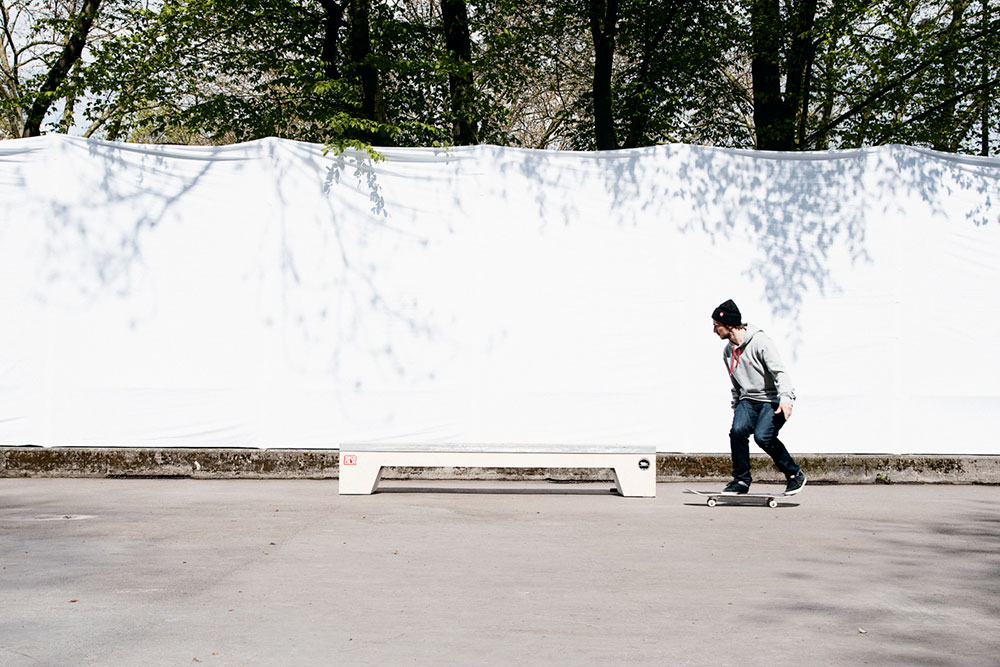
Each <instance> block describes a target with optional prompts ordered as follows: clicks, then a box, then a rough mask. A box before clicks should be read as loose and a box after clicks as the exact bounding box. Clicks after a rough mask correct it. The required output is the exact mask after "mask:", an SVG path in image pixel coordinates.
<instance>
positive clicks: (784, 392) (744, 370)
mask: <svg viewBox="0 0 1000 667" xmlns="http://www.w3.org/2000/svg"><path fill="white" fill-rule="evenodd" d="M722 359H723V360H724V361H725V362H726V370H727V371H728V372H729V377H730V379H731V380H732V381H733V403H732V404H733V405H734V406H735V405H736V402H737V401H739V400H742V399H744V398H748V399H750V400H751V401H760V402H762V403H780V402H786V403H791V404H794V403H795V390H794V389H793V388H792V382H791V380H790V379H789V377H788V373H786V372H785V364H784V363H783V362H782V361H781V357H780V356H778V350H777V349H775V347H774V341H772V340H771V339H770V338H768V336H767V334H765V333H764V331H763V330H762V329H759V328H757V327H755V326H753V325H750V324H748V325H747V334H746V338H745V339H744V340H743V344H742V345H740V346H739V347H737V346H735V345H733V344H732V343H726V347H725V348H724V349H723V350H722Z"/></svg>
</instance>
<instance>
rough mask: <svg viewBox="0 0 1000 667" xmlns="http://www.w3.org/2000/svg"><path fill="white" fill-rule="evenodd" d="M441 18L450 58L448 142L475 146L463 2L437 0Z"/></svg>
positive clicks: (469, 46) (469, 45) (469, 52)
mask: <svg viewBox="0 0 1000 667" xmlns="http://www.w3.org/2000/svg"><path fill="white" fill-rule="evenodd" d="M441 16H442V18H443V19H444V44H445V49H447V51H448V54H449V56H450V57H451V59H452V63H451V65H452V70H451V72H450V73H449V74H448V88H449V92H450V93H451V112H452V114H453V116H454V120H453V121H452V126H451V134H452V140H453V141H454V143H455V145H457V146H471V145H473V144H477V143H479V142H478V140H477V138H476V121H475V112H474V110H473V108H472V98H473V88H472V85H473V77H472V40H471V39H470V37H469V12H468V8H467V7H466V4H465V0H441Z"/></svg>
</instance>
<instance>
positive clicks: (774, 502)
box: [684, 489, 789, 507]
mask: <svg viewBox="0 0 1000 667" xmlns="http://www.w3.org/2000/svg"><path fill="white" fill-rule="evenodd" d="M684 493H693V494H694V495H696V496H704V497H706V498H708V501H707V503H706V504H707V505H708V506H709V507H715V504H716V503H717V502H719V501H720V500H725V501H727V502H730V501H736V502H739V501H741V500H742V499H743V498H753V499H755V500H763V501H764V502H765V503H766V504H767V506H768V507H777V506H778V498H788V497H789V496H788V495H786V494H785V493H783V492H782V493H723V492H722V491H695V490H694V489H685V490H684Z"/></svg>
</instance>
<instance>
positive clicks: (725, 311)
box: [712, 299, 743, 327]
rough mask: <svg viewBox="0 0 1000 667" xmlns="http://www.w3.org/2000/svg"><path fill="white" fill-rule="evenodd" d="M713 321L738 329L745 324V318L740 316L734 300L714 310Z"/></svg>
mask: <svg viewBox="0 0 1000 667" xmlns="http://www.w3.org/2000/svg"><path fill="white" fill-rule="evenodd" d="M712 319H713V320H715V321H716V322H718V323H719V324H725V325H726V326H727V327H738V326H740V325H741V324H743V316H742V315H740V309H739V308H737V307H736V304H735V303H733V300H732V299H730V300H729V301H726V302H725V303H723V304H721V305H720V306H719V307H718V308H716V309H715V310H713V311H712Z"/></svg>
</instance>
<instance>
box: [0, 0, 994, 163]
mask: <svg viewBox="0 0 1000 667" xmlns="http://www.w3.org/2000/svg"><path fill="white" fill-rule="evenodd" d="M596 1H597V0H530V1H524V0H467V5H468V12H469V32H470V34H471V35H472V41H473V45H472V62H471V63H469V62H466V61H464V60H463V59H461V58H457V57H455V55H454V54H452V53H450V52H448V50H447V49H446V48H445V39H444V29H443V26H442V19H441V11H440V0H367V2H368V3H369V6H368V9H369V11H368V13H367V22H366V24H365V25H367V34H368V35H369V39H370V49H368V50H367V51H365V52H364V53H365V55H364V56H363V57H361V58H360V59H358V60H356V61H355V58H356V52H352V48H351V47H352V44H354V42H353V41H352V40H354V37H353V36H352V35H354V34H355V33H354V32H353V31H354V30H355V28H356V27H358V26H355V25H354V24H353V23H352V21H353V20H356V19H355V18H354V17H355V15H354V14H353V13H352V12H351V10H350V7H348V5H349V2H348V0H247V1H239V0H162V2H159V3H147V2H141V1H140V0H104V2H103V3H102V4H101V14H100V16H99V17H98V20H97V22H96V23H95V26H94V30H93V31H92V34H91V35H90V37H89V42H88V45H87V49H86V51H85V53H84V57H83V58H82V59H81V60H80V61H79V62H77V63H75V64H74V65H73V67H72V68H71V69H70V70H69V72H68V74H67V75H66V76H65V77H63V78H62V79H61V80H59V81H58V82H57V84H58V85H56V86H55V88H54V90H53V91H52V92H45V93H43V92H41V85H42V81H43V80H44V79H45V77H46V75H47V73H49V72H50V71H52V68H53V66H54V64H55V61H56V60H57V58H58V56H59V53H60V47H61V44H62V43H64V42H65V39H66V36H67V35H68V34H69V33H70V32H71V30H72V27H73V25H74V24H75V22H76V21H77V20H78V16H76V15H74V13H73V11H72V6H73V3H71V2H56V1H51V0H46V1H42V0H0V4H2V7H3V8H4V9H5V10H10V9H11V8H15V7H16V8H22V9H23V8H25V7H29V6H30V8H31V10H32V11H31V12H28V13H25V12H21V13H20V14H17V16H21V17H22V19H21V20H22V22H21V24H20V25H19V26H18V27H17V29H16V30H14V31H12V32H11V34H10V35H9V36H6V35H5V36H4V37H2V38H0V40H2V45H3V54H4V58H2V59H0V136H8V137H9V136H17V135H18V134H19V132H20V127H21V125H23V122H24V114H25V110H26V109H27V108H28V107H29V106H31V105H32V104H33V103H37V102H42V103H44V104H46V105H48V106H49V108H50V114H49V117H48V118H47V120H46V126H45V127H46V129H49V130H61V131H67V130H68V128H69V127H70V126H72V125H74V123H75V125H76V127H77V128H78V131H79V128H82V131H84V132H85V133H86V134H88V135H93V136H103V137H106V138H109V139H131V140H136V141H156V142H181V143H218V142H232V141H243V140H250V139H257V138H262V137H266V136H277V137H286V138H291V139H300V140H305V141H312V142H319V143H323V144H325V145H328V146H330V147H331V148H332V149H334V150H341V151H342V150H345V149H347V148H357V149H359V150H364V151H369V150H372V151H373V152H372V153H371V155H372V156H374V155H375V154H377V150H374V149H371V147H372V146H379V145H448V144H449V143H450V142H451V141H452V127H453V125H455V123H456V121H458V120H460V119H463V118H464V119H468V120H471V121H473V122H474V123H475V125H476V127H477V128H478V132H477V136H478V138H479V140H480V141H483V142H487V143H497V144H505V145H522V146H530V147H539V148H564V149H565V148H569V149H592V148H594V146H595V138H594V137H595V132H594V125H595V121H594V104H595V100H594V90H595V87H594V76H595V72H594V43H593V36H592V34H591V30H590V23H589V21H590V18H589V17H590V11H591V9H592V4H593V3H594V2H596ZM769 1H772V2H773V5H771V6H770V7H773V8H774V9H775V11H777V18H776V19H774V20H773V21H771V22H770V23H768V24H767V25H766V26H764V27H763V28H762V27H761V26H760V25H758V27H757V29H758V36H759V31H760V30H762V29H767V30H770V31H773V33H768V36H769V37H773V38H774V39H773V40H771V42H769V43H773V44H774V45H775V47H774V48H775V50H774V52H773V53H772V54H771V56H770V57H773V59H774V61H775V62H777V63H778V67H779V70H780V79H781V81H780V85H781V92H780V95H781V97H782V99H781V104H783V105H784V106H783V107H781V106H779V107H777V108H779V109H783V110H784V112H785V113H786V117H785V120H784V121H781V122H785V125H783V126H782V127H784V128H785V130H783V131H788V132H792V133H793V134H794V136H793V137H791V144H792V145H793V146H794V148H796V149H800V150H811V149H825V148H848V147H854V146H863V145H873V144H883V143H908V144H916V145H924V146H930V147H934V148H938V149H942V150H949V151H959V152H983V151H984V149H985V148H987V147H988V148H989V149H990V150H993V151H995V148H996V145H997V143H998V142H997V134H998V124H997V120H996V118H997V117H998V116H997V111H998V107H1000V105H997V104H996V102H995V98H996V97H997V90H998V89H1000V57H998V55H1000V6H996V7H994V6H992V4H991V2H990V0H875V1H874V2H871V1H864V0H818V1H817V2H814V3H810V2H807V0H780V1H779V0H769ZM755 2H763V0H741V1H740V2H736V3H731V2H723V1H722V0H703V1H696V0H663V1H657V2H652V1H651V0H619V4H618V13H617V16H616V17H615V23H614V26H613V28H614V30H613V31H612V32H613V34H614V39H615V45H614V57H613V65H612V70H611V85H610V90H611V100H610V105H611V110H612V116H613V119H612V120H613V125H614V135H615V136H616V137H617V141H618V143H619V144H620V145H621V146H623V147H634V146H647V145H652V144H656V143H662V142H693V143H702V144H712V145H721V146H734V147H744V148H746V147H753V146H754V145H755V144H756V142H757V137H758V136H759V134H760V133H761V132H762V131H770V130H773V127H765V125H766V124H767V123H775V124H776V123H778V122H779V120H781V119H774V118H771V119H768V118H766V117H764V118H762V117H760V116H759V114H758V116H757V117H755V113H754V111H755V96H754V92H755V85H757V83H756V82H755V81H754V79H753V76H752V73H751V67H750V63H751V58H752V57H753V54H754V49H753V46H752V45H753V43H754V42H753V30H752V27H753V26H752V25H751V21H750V16H751V14H752V11H751V10H752V9H753V7H754V6H755V5H754V3H755ZM600 6H602V7H603V6H604V5H603V4H601V5H600ZM6 15H7V16H9V17H10V16H15V14H12V13H10V11H7V14H6ZM29 15H30V17H31V18H32V19H33V23H30V24H26V23H25V21H26V20H27V19H25V18H24V17H25V16H29ZM804 18H807V19H809V21H807V22H805V23H803V19H804ZM5 20H7V21H8V24H9V23H11V21H12V19H9V18H8V19H5ZM802 25H808V28H807V29H805V31H804V32H803V30H802V29H801V27H800V26H802ZM334 26H336V27H337V30H336V31H335V32H334V31H333V27H334ZM0 34H4V33H3V31H0ZM359 34H360V33H359ZM15 42H16V43H15ZM15 65H16V66H15ZM372 72H374V73H375V74H376V75H377V82H376V85H375V86H374V88H372V87H371V78H370V74H371V73H372ZM469 74H471V77H472V81H473V88H472V90H471V93H470V97H469V98H468V99H467V100H466V101H465V102H464V103H463V105H462V106H460V107H459V106H458V105H456V108H452V104H453V101H452V100H451V96H450V93H449V79H450V78H454V77H456V75H462V76H463V77H467V76H468V75H469ZM366 76H369V79H367V80H368V81H369V84H368V85H369V88H367V89H366V88H365V87H364V85H363V80H365V77H366ZM793 82H797V83H796V84H795V85H800V88H795V87H794V86H793V85H792V84H793ZM366 90H367V92H365V91H366ZM373 91H374V93H373ZM373 94H374V96H375V97H374V99H372V95H373ZM366 96H367V98H366ZM463 99H465V98H463ZM60 110H62V113H61V117H56V116H58V115H59V112H60ZM789 119H790V122H788V120H789ZM991 142H992V143H991Z"/></svg>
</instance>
